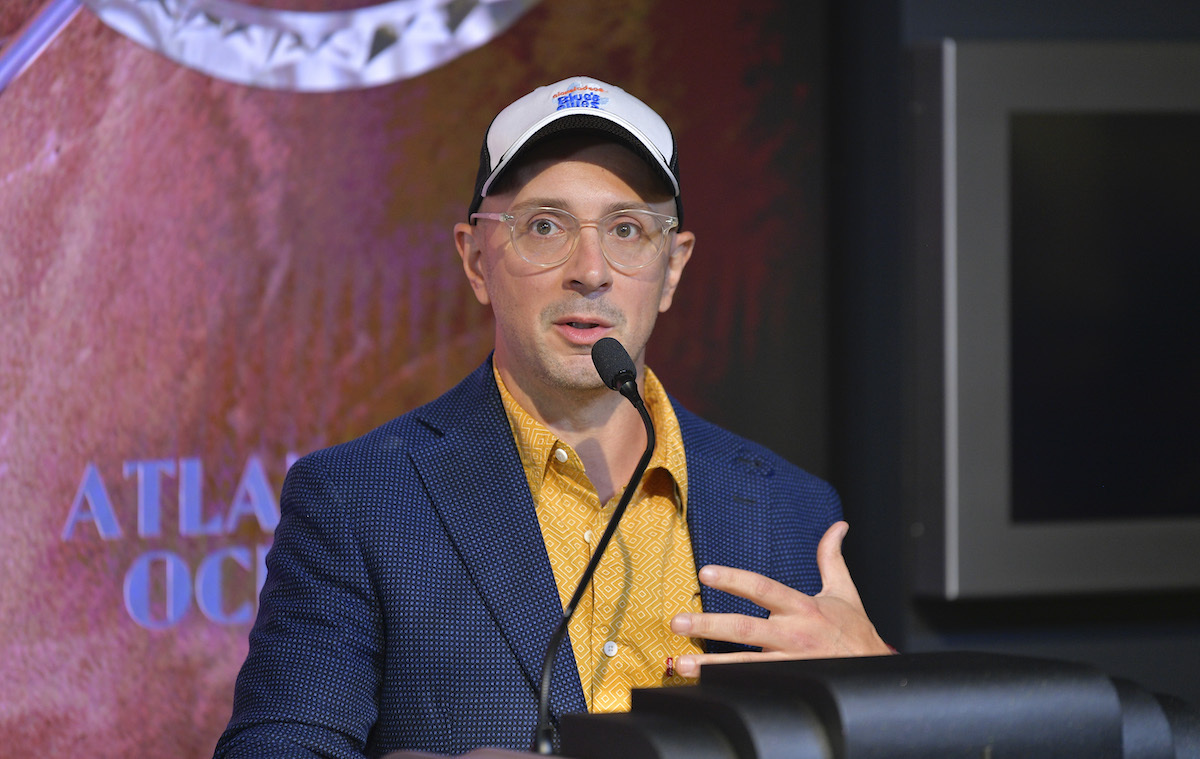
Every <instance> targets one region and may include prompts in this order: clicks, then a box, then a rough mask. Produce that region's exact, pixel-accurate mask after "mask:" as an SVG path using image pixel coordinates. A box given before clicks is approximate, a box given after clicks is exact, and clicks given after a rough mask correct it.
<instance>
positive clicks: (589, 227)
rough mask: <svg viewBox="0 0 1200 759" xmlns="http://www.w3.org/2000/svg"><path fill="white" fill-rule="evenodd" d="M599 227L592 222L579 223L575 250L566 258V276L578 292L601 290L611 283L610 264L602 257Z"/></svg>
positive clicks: (611, 272) (602, 250)
mask: <svg viewBox="0 0 1200 759" xmlns="http://www.w3.org/2000/svg"><path fill="white" fill-rule="evenodd" d="M602 234H603V232H601V231H600V227H599V226H598V225H596V224H594V223H591V224H581V225H580V227H579V237H578V238H577V239H576V240H575V250H574V251H573V252H572V253H571V257H570V258H569V259H568V260H567V264H566V268H567V272H566V274H567V277H568V278H569V280H570V283H571V286H572V287H573V288H574V289H576V290H579V291H580V292H594V291H596V290H602V289H604V288H606V287H607V286H609V285H611V284H612V276H613V271H612V266H611V265H610V264H609V263H608V259H607V258H605V257H604V249H603V247H602V246H601V242H600V235H602Z"/></svg>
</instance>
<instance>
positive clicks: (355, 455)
mask: <svg viewBox="0 0 1200 759" xmlns="http://www.w3.org/2000/svg"><path fill="white" fill-rule="evenodd" d="M503 412H504V407H503V405H502V404H501V401H500V393H499V390H498V389H497V388H496V383H495V382H494V381H493V379H492V362H491V357H489V358H488V360H486V361H485V362H484V363H483V364H482V365H480V366H479V367H478V368H476V369H475V370H474V371H473V372H471V373H470V374H469V375H467V376H466V377H465V378H463V380H462V381H461V382H459V383H458V384H457V385H455V386H454V387H453V388H451V389H450V390H448V391H446V392H445V393H444V394H442V395H440V396H438V397H437V398H435V399H434V400H432V401H430V402H429V403H426V404H424V405H422V406H419V407H417V408H415V409H412V410H410V411H408V412H406V413H404V414H401V415H400V416H398V417H396V418H394V419H391V420H390V421H387V422H384V423H383V424H381V425H379V426H378V427H376V428H375V429H373V430H371V431H369V432H367V433H365V434H363V435H361V436H359V437H357V438H354V439H353V440H348V441H346V442H344V443H338V444H336V445H332V446H329V447H327V448H323V449H320V450H317V451H314V452H312V453H310V454H308V455H307V456H304V457H303V458H302V459H301V460H302V461H305V463H312V464H318V465H321V466H324V467H333V468H334V469H336V468H338V463H339V462H343V461H353V462H356V463H358V464H359V465H361V463H363V462H369V461H371V460H374V459H380V458H382V459H393V458H394V457H395V456H396V454H399V453H406V452H410V451H413V450H416V449H419V448H422V447H424V446H427V445H430V444H432V443H434V442H436V441H438V440H441V439H442V438H444V437H445V436H446V435H448V434H453V433H454V432H455V431H456V430H459V429H462V428H467V431H468V432H469V431H470V429H472V428H473V427H474V426H475V425H478V424H479V422H480V420H487V419H490V418H492V417H494V416H496V414H497V413H498V414H500V415H501V416H502V415H503Z"/></svg>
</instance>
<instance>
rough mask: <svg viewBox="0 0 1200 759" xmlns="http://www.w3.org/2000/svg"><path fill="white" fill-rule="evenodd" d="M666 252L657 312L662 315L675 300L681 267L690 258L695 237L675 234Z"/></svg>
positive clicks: (681, 233)
mask: <svg viewBox="0 0 1200 759" xmlns="http://www.w3.org/2000/svg"><path fill="white" fill-rule="evenodd" d="M672 237H673V238H674V239H672V240H671V247H670V248H669V249H668V250H667V273H666V277H665V278H664V279H663V291H662V297H661V298H660V299H659V301H658V312H659V313H663V312H665V311H666V310H667V309H668V308H670V307H671V302H672V301H673V300H674V299H675V288H676V287H678V286H679V278H680V277H682V276H683V267H685V266H687V262H688V259H690V258H691V257H692V247H693V246H694V245H695V244H696V235H694V234H692V233H691V232H676V233H675V234H674V235H673V236H672Z"/></svg>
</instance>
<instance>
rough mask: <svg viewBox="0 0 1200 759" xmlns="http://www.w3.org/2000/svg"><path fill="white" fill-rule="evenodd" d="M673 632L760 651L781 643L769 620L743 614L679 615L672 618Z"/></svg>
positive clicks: (686, 636)
mask: <svg viewBox="0 0 1200 759" xmlns="http://www.w3.org/2000/svg"><path fill="white" fill-rule="evenodd" d="M671 632H673V633H675V634H676V635H681V636H683V637H685V638H703V639H704V640H724V641H730V642H733V643H741V644H743V645H747V646H757V647H759V648H770V647H772V646H773V645H775V644H777V643H778V641H776V640H775V636H773V635H772V632H773V631H772V629H771V625H770V624H769V623H768V622H767V620H765V619H760V618H758V617H748V616H746V615H744V614H714V613H704V614H676V615H675V616H674V617H672V618H671Z"/></svg>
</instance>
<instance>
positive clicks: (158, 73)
mask: <svg viewBox="0 0 1200 759" xmlns="http://www.w3.org/2000/svg"><path fill="white" fill-rule="evenodd" d="M261 4H262V5H271V6H273V7H291V8H309V9H313V8H325V7H329V4H328V3H307V4H306V5H301V4H299V3H291V4H288V3H281V2H270V3H267V2H262V3H261ZM39 5H40V0H5V2H4V3H3V5H2V6H0V37H3V36H7V35H12V34H14V33H15V32H16V30H17V29H18V28H20V26H21V25H22V23H23V22H24V21H25V20H26V19H27V18H28V17H29V16H30V15H31V14H32V13H33V12H34V10H35V9H36V8H37V7H38V6H39ZM341 5H342V6H346V5H354V3H343V4H341ZM617 7H618V6H615V5H613V4H612V3H608V2H603V0H594V1H591V2H583V1H580V2H544V3H542V4H540V5H537V6H535V7H534V8H533V9H532V10H530V11H529V12H528V13H527V14H526V15H525V16H524V17H522V18H521V19H520V20H519V21H518V22H517V23H516V24H515V25H514V26H512V27H511V28H510V29H508V30H507V31H506V32H504V33H503V34H501V35H500V36H499V37H498V38H496V39H495V40H493V41H492V42H491V43H489V44H487V45H486V46H484V47H481V48H479V49H477V50H475V51H473V52H470V53H466V54H464V55H462V56H460V57H458V58H457V59H455V60H453V61H451V62H450V63H447V64H445V65H443V66H441V67H439V68H436V69H434V70H432V71H430V72H428V73H425V74H422V75H420V76H417V77H415V78H411V79H407V80H403V81H399V82H396V83H394V84H390V85H386V86H380V87H375V88H372V89H363V90H354V91H345V92H337V93H330V94H297V93H290V92H281V91H273V90H265V89H256V88H252V87H247V86H243V85H239V84H232V83H229V82H225V81H220V80H217V79H213V78H210V77H208V76H206V75H204V74H201V73H197V72H195V71H192V70H190V69H188V68H185V67H183V66H180V65H178V64H176V63H174V62H172V61H170V60H167V59H166V58H163V57H161V56H159V55H157V54H155V53H153V52H150V51H148V50H146V49H144V48H142V47H140V46H138V45H137V44H135V43H133V42H130V41H129V40H127V39H125V38H124V37H122V36H121V35H120V34H118V33H116V32H114V31H113V30H111V29H109V28H108V27H107V26H104V25H103V24H102V23H100V22H99V21H98V20H97V19H96V18H95V17H94V16H93V15H92V14H91V13H90V12H89V11H87V10H84V11H82V12H81V13H80V14H79V15H78V16H77V17H76V18H75V19H74V20H73V21H72V22H71V24H70V25H69V26H68V27H67V28H66V29H65V31H64V32H63V33H62V34H61V35H60V36H59V37H58V39H56V40H55V42H54V43H53V44H52V45H51V46H50V47H49V48H48V49H47V50H46V52H45V53H44V54H43V55H42V57H41V58H39V59H38V60H37V61H36V62H35V63H34V64H33V65H32V66H31V67H30V68H29V69H28V71H26V72H25V73H24V74H23V75H22V76H21V77H20V78H18V79H17V80H16V81H15V82H14V83H13V84H12V85H11V86H10V87H9V88H8V89H7V90H6V91H4V92H3V93H0V545H2V546H3V558H2V564H0V566H3V574H2V577H0V675H2V677H0V682H2V683H3V684H2V685H0V746H3V749H0V753H2V754H4V755H11V756H20V755H35V754H53V753H60V752H61V753H67V752H72V753H78V752H81V751H86V752H87V753H88V755H90V756H98V757H124V756H134V755H138V756H174V757H202V756H207V755H209V754H210V752H211V750H212V746H213V744H214V743H215V741H216V739H217V737H218V735H219V734H220V731H221V729H222V728H223V726H224V723H225V721H226V720H227V719H228V717H229V711H230V706H231V702H232V686H233V680H234V678H235V676H236V673H237V669H238V666H239V665H240V663H241V660H242V658H243V657H244V655H245V649H246V635H247V633H248V631H249V628H250V621H249V620H250V618H251V617H252V614H253V611H254V605H255V598H256V591H257V587H258V584H259V582H260V581H261V577H260V575H259V563H260V558H261V554H262V552H263V551H264V550H265V549H266V547H267V546H269V544H270V540H271V537H270V531H271V528H272V527H273V520H274V518H275V515H276V514H277V504H276V498H277V494H278V489H279V486H280V484H281V483H282V479H283V475H284V472H285V470H286V466H287V463H288V461H289V460H290V456H292V455H294V454H298V453H303V452H305V451H308V450H311V449H313V448H316V447H319V446H324V445H328V444H332V443H335V442H338V441H341V440H345V439H347V438H350V437H352V436H355V435H358V434H361V433H363V432H365V431H366V430H368V429H370V428H371V427H373V426H375V425H377V424H379V423H381V422H383V421H385V420H387V419H389V418H391V417H393V416H395V415H397V414H399V413H402V412H403V411H405V410H407V409H409V408H412V407H413V406H414V405H416V404H419V403H421V402H423V401H426V400H428V399H430V398H433V397H434V396H436V395H437V394H439V393H440V392H442V391H443V390H445V389H446V388H448V387H449V386H450V385H452V384H453V383H454V382H455V381H457V379H458V378H459V377H461V376H462V375H463V374H465V373H466V372H468V371H469V370H470V369H471V368H473V367H474V366H475V365H476V364H477V363H478V362H479V361H480V360H481V359H483V357H484V356H485V355H486V354H487V351H488V350H489V348H490V343H491V322H490V317H489V314H488V312H487V311H486V310H485V309H483V308H481V307H480V306H479V305H478V304H477V303H476V302H475V300H474V298H473V297H472V295H471V293H470V291H469V289H468V288H467V287H466V286H465V283H464V282H463V277H462V274H461V269H460V266H459V262H458V259H457V257H456V255H455V254H454V249H453V244H452V240H451V236H450V229H451V226H452V225H453V223H454V222H456V221H458V220H460V219H461V218H462V217H463V216H464V215H465V212H466V206H467V203H468V200H469V193H470V190H471V187H472V184H473V180H474V174H475V169H476V163H477V158H478V150H479V143H480V140H481V137H482V132H483V129H484V128H485V127H486V126H487V123H488V121H489V120H490V118H491V116H492V115H493V114H494V113H495V112H496V111H497V110H499V109H500V108H501V107H503V106H504V105H505V104H506V103H508V102H509V101H511V100H512V99H513V98H515V97H517V96H519V95H520V94H523V93H525V92H526V91H528V90H530V89H532V88H533V87H534V86H537V85H540V84H543V83H546V82H549V81H553V80H556V79H560V78H563V77H565V76H569V75H572V74H579V73H586V74H591V75H594V76H598V77H600V78H602V79H607V80H609V81H613V82H614V83H618V84H620V85H621V86H623V87H625V88H626V89H628V90H629V91H631V92H633V93H635V94H638V95H639V96H641V97H643V98H644V99H646V100H647V101H649V102H650V103H651V104H653V105H654V106H655V107H657V108H658V109H659V110H660V112H661V113H663V115H664V116H665V117H666V118H667V120H668V121H669V122H670V123H671V124H672V125H673V127H674V129H675V131H676V134H677V136H678V139H679V141H680V143H681V151H682V158H681V167H682V172H683V178H684V187H685V190H684V199H685V203H686V209H687V212H686V215H687V225H688V226H689V227H690V228H692V229H694V230H695V231H696V233H697V235H698V236H699V243H698V247H697V253H696V257H695V258H694V259H693V263H692V264H691V265H690V266H689V269H688V272H687V275H686V276H685V279H684V282H683V284H682V286H681V291H680V294H679V296H678V298H677V300H676V305H675V307H674V308H673V310H672V311H671V312H670V313H669V314H667V315H666V316H665V317H664V318H663V319H662V320H661V321H660V326H659V330H658V332H657V334H656V337H655V340H654V342H652V345H651V350H650V353H649V363H650V364H651V365H652V366H654V367H655V368H656V371H658V372H659V373H660V375H662V376H663V377H664V379H665V381H666V383H667V385H668V387H669V388H670V389H671V390H672V391H673V392H674V393H675V394H677V395H679V396H680V397H681V398H682V399H683V400H684V401H685V402H686V403H687V404H688V405H690V406H691V407H692V408H693V409H694V410H697V411H699V412H701V413H705V414H707V415H709V416H710V417H712V418H714V419H716V420H718V421H722V422H724V423H726V424H728V425H730V426H734V427H735V428H737V427H739V426H740V427H742V428H743V429H740V430H739V431H742V432H744V433H745V434H749V435H751V436H753V437H757V438H758V439H762V440H765V441H766V442H768V443H771V444H774V445H776V447H779V448H781V449H782V452H783V453H785V455H788V456H789V457H792V458H795V459H797V460H798V463H801V464H803V465H807V466H809V467H810V468H816V469H817V470H818V471H819V470H820V468H821V466H822V465H823V463H824V462H823V450H824V449H823V447H822V441H823V440H824V435H825V429H824V425H825V416H824V407H823V402H824V399H825V371H824V365H823V363H822V362H823V360H824V359H823V357H824V355H825V331H826V330H825V315H824V312H825V301H824V279H825V267H826V260H825V254H824V250H823V239H822V227H821V212H822V206H821V198H820V186H821V184H820V183H821V181H822V178H823V177H822V167H821V165H820V159H819V155H820V153H819V148H820V142H821V124H822V113H821V103H820V97H819V96H820V94H821V92H820V88H821V85H822V78H823V71H822V68H821V67H822V60H823V57H822V55H821V53H822V51H821V49H820V46H819V40H820V39H821V36H822V32H821V30H820V25H821V23H822V21H823V13H822V5H821V4H819V3H793V2H789V0H774V1H772V0H761V1H759V2H687V0H630V1H629V2H625V3H621V4H620V6H619V7H620V10H619V11H617V10H616V8H617ZM747 380H749V381H750V384H749V386H748V387H749V390H748V391H744V390H739V388H741V387H744V385H741V384H739V383H742V382H744V381H747ZM746 395H748V396H750V397H749V398H747V397H745V396H746Z"/></svg>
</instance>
